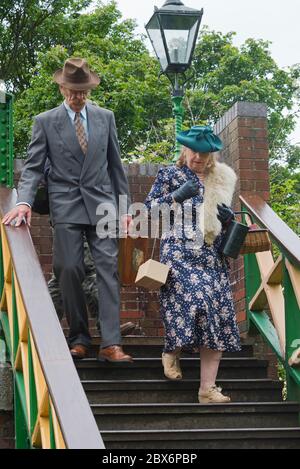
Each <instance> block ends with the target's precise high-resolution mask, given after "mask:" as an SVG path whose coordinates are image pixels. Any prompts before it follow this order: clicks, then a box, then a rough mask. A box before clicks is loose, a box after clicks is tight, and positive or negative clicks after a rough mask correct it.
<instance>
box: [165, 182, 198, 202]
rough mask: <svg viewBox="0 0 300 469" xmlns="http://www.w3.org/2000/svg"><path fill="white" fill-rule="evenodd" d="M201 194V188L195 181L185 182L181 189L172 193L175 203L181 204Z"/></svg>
mask: <svg viewBox="0 0 300 469" xmlns="http://www.w3.org/2000/svg"><path fill="white" fill-rule="evenodd" d="M198 194H199V187H198V184H197V183H196V182H195V181H191V180H189V181H187V182H185V183H184V184H183V185H182V186H181V187H179V189H177V190H176V191H174V192H173V193H172V196H173V199H174V200H175V202H179V203H180V204H181V203H182V202H184V201H185V200H187V199H190V198H191V197H194V196H195V195H198Z"/></svg>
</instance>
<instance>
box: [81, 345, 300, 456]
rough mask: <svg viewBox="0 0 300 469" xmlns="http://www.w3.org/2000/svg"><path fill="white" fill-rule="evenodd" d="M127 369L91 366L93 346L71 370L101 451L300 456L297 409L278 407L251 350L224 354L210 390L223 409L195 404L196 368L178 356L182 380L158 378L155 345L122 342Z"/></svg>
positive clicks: (193, 358)
mask: <svg viewBox="0 0 300 469" xmlns="http://www.w3.org/2000/svg"><path fill="white" fill-rule="evenodd" d="M123 345H124V349H125V351H126V352H128V353H130V354H132V355H133V357H134V359H135V361H134V363H132V364H130V363H128V364H125V363H124V364H108V363H102V362H98V361H97V360H96V358H95V357H96V353H97V350H98V347H99V338H97V337H95V338H94V339H93V347H92V350H91V354H90V355H91V358H88V359H85V360H81V361H79V360H78V361H76V362H75V364H76V367H77V370H78V373H79V376H80V379H81V381H82V384H83V387H84V389H85V391H86V394H87V397H88V399H89V402H90V404H91V408H92V411H93V413H94V416H95V419H96V421H97V424H98V426H99V430H100V431H101V435H102V438H103V440H104V442H105V445H106V448H107V449H139V448H140V449H174V448H176V449H202V448H216V449H217V448H247V449H248V448H249V449H255V448H282V449H292V448H300V426H299V412H300V406H299V404H298V403H296V402H283V401H282V383H281V382H280V381H274V380H271V379H268V375H267V368H268V362H267V361H265V360H258V359H256V358H254V357H253V350H252V346H251V345H243V349H242V351H241V352H240V353H237V354H224V356H223V359H222V361H221V365H220V370H219V375H218V381H217V384H218V385H220V386H221V387H222V388H223V391H224V393H225V394H227V393H228V395H230V396H231V398H232V402H231V403H230V404H209V405H200V404H199V403H198V402H197V393H198V388H199V374H200V360H199V358H198V355H183V357H182V359H181V366H182V370H183V376H184V379H183V380H182V381H178V382H173V381H169V380H167V379H166V378H165V377H164V375H163V371H162V366H161V358H160V356H161V351H162V339H161V338H155V337H143V336H127V337H124V338H123Z"/></svg>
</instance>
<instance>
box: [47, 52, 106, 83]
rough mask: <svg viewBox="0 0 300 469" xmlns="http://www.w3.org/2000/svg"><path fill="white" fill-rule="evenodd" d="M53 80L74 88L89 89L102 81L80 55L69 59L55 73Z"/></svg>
mask: <svg viewBox="0 0 300 469" xmlns="http://www.w3.org/2000/svg"><path fill="white" fill-rule="evenodd" d="M53 80H54V81H55V82H56V83H58V84H59V85H63V86H65V87H66V88H70V89H72V90H89V89H91V88H95V87H96V86H97V85H99V83H100V78H99V77H98V75H97V74H96V73H94V72H92V71H91V70H90V68H89V66H88V63H87V61H86V60H85V59H80V58H78V57H76V58H71V59H67V60H66V61H65V64H64V67H63V68H60V69H59V70H57V71H56V72H55V73H54V75H53Z"/></svg>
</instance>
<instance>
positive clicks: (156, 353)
mask: <svg viewBox="0 0 300 469" xmlns="http://www.w3.org/2000/svg"><path fill="white" fill-rule="evenodd" d="M135 337H139V336H133V335H132V336H125V337H123V340H122V345H123V348H124V350H125V352H126V353H129V354H130V355H132V356H133V357H139V358H158V357H161V354H162V351H163V343H162V344H156V345H151V344H143V343H139V341H136V342H137V343H135V344H134V343H132V344H130V343H129V344H127V343H126V342H129V339H132V342H134V338H135ZM99 346H100V338H96V337H94V338H93V341H92V347H91V349H90V356H91V357H93V358H94V357H96V356H97V353H98V351H99ZM182 356H183V357H187V358H188V357H198V356H199V353H193V354H190V353H182ZM223 357H224V358H229V357H235V358H241V357H248V358H250V357H253V347H252V345H244V346H243V347H242V350H241V351H240V352H236V353H229V352H224V354H223Z"/></svg>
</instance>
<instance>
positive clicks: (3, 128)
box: [0, 92, 14, 188]
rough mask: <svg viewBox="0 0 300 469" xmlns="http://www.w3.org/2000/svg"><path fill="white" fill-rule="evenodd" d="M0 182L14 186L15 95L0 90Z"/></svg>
mask: <svg viewBox="0 0 300 469" xmlns="http://www.w3.org/2000/svg"><path fill="white" fill-rule="evenodd" d="M0 93H1V95H0V98H1V99H0V184H3V185H5V186H7V187H11V188H12V187H13V157H14V156H13V96H12V95H10V94H7V93H4V92H0Z"/></svg>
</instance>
